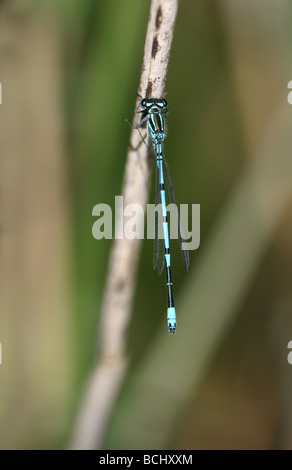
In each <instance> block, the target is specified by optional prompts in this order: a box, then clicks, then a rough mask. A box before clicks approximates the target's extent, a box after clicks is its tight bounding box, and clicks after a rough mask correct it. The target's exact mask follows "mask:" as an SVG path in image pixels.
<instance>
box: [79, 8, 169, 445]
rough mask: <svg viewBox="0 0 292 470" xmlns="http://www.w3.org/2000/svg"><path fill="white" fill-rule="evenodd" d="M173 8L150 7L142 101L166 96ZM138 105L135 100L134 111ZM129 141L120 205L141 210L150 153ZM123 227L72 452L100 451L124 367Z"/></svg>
mask: <svg viewBox="0 0 292 470" xmlns="http://www.w3.org/2000/svg"><path fill="white" fill-rule="evenodd" d="M177 8H178V0H152V2H151V6H150V15H149V22H148V29H147V34H146V40H145V48H144V57H143V64H142V70H141V77H140V83H139V89H138V91H139V94H140V95H141V96H147V97H150V96H152V97H162V96H164V86H165V82H166V76H167V68H168V63H169V58H170V49H171V44H172V39H173V32H174V26H175V20H176V14H177ZM138 102H139V98H138V97H137V103H136V108H137V106H138ZM136 121H137V116H136V114H135V116H134V122H136ZM130 142H131V146H130V147H129V151H128V155H127V163H126V168H125V174H124V182H123V191H122V195H123V204H124V207H126V206H127V205H128V204H132V203H135V204H139V205H140V206H142V207H143V208H145V207H146V204H147V200H148V193H149V180H150V172H151V167H150V165H149V159H148V150H147V147H146V146H145V145H140V146H139V144H140V137H139V134H138V132H137V131H136V130H133V131H132V133H131V139H130ZM134 149H137V150H134ZM126 223H127V217H125V216H124V214H123V208H120V212H119V215H118V223H117V227H116V238H115V241H114V244H113V248H112V252H111V256H110V263H109V271H108V277H107V282H106V287H105V294H104V301H103V306H102V323H101V328H100V331H99V335H100V336H99V337H100V351H99V360H98V363H97V364H96V366H95V368H94V369H93V371H92V372H91V376H90V378H89V381H88V384H87V387H86V390H85V394H84V397H83V402H82V404H81V408H80V411H79V416H78V419H77V422H76V426H75V429H74V434H73V438H72V442H71V446H70V447H71V448H73V449H94V448H100V447H101V445H102V442H103V438H104V435H105V431H106V428H107V424H108V421H109V418H110V416H111V412H112V409H113V406H114V403H115V400H116V396H117V394H118V391H119V388H120V385H121V383H122V380H123V377H124V374H125V370H126V366H127V359H126V356H125V343H126V331H127V327H128V324H129V320H130V315H131V307H132V301H133V295H134V290H135V284H136V273H137V265H138V259H139V254H140V248H141V240H137V239H134V240H129V239H127V238H124V237H123V227H124V226H125V224H126Z"/></svg>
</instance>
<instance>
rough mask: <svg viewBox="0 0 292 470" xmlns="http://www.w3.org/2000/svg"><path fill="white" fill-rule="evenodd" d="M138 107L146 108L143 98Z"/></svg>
mask: <svg viewBox="0 0 292 470" xmlns="http://www.w3.org/2000/svg"><path fill="white" fill-rule="evenodd" d="M140 106H141V108H146V100H145V98H144V99H143V100H141V101H140Z"/></svg>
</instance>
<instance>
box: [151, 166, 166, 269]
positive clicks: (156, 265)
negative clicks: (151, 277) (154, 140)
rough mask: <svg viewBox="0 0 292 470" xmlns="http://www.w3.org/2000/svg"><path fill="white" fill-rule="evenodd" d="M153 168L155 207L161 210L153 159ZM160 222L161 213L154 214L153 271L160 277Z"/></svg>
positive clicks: (162, 261) (161, 267)
mask: <svg viewBox="0 0 292 470" xmlns="http://www.w3.org/2000/svg"><path fill="white" fill-rule="evenodd" d="M155 166H156V178H155V207H157V206H158V205H159V206H158V207H159V208H160V212H161V211H162V209H161V198H160V191H159V170H158V168H157V162H156V159H155ZM161 220H162V213H161V214H159V215H158V213H157V212H155V221H154V223H155V237H154V242H153V269H157V272H158V274H159V275H160V274H161V273H162V271H163V268H164V240H163V238H159V236H158V234H159V222H160V223H161Z"/></svg>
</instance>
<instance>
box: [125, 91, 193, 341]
mask: <svg viewBox="0 0 292 470" xmlns="http://www.w3.org/2000/svg"><path fill="white" fill-rule="evenodd" d="M140 108H141V109H140V110H139V111H137V113H143V117H142V119H141V121H140V122H139V123H138V124H137V125H136V126H132V127H134V128H135V129H138V130H139V128H140V127H141V126H142V125H143V124H146V126H147V144H148V142H149V140H150V139H151V142H152V145H153V149H154V153H155V158H156V183H155V206H159V207H161V210H162V218H161V220H162V228H163V238H161V237H159V236H158V235H159V227H158V222H159V220H160V219H159V217H158V215H157V213H156V214H155V238H154V247H153V268H154V269H157V271H158V273H159V274H161V273H162V271H163V268H164V260H165V270H166V289H167V323H168V331H169V333H170V334H173V333H175V331H176V312H175V306H174V299H173V283H172V276H171V262H170V248H169V230H168V219H167V206H166V197H165V186H164V172H165V180H166V187H167V192H168V199H169V202H170V203H171V204H174V205H175V207H176V209H177V214H178V216H177V225H178V231H177V233H178V243H179V247H180V249H181V253H182V257H183V261H184V264H185V268H186V270H188V268H189V265H190V259H189V253H188V251H187V250H186V249H183V235H182V231H181V224H180V218H179V211H178V208H177V202H176V198H175V194H174V190H173V185H172V180H171V176H170V171H169V165H168V161H167V158H166V155H165V151H164V140H165V136H166V134H165V123H164V115H167V114H168V111H167V109H168V105H167V101H166V100H165V99H163V98H143V99H142V100H141V101H140ZM141 137H142V136H141ZM149 138H150V139H149ZM142 139H143V140H144V138H143V137H142ZM163 245H164V246H163ZM163 248H164V249H163Z"/></svg>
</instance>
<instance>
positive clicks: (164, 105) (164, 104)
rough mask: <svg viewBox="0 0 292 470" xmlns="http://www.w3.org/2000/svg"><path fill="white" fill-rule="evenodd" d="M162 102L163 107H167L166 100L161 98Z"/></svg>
mask: <svg viewBox="0 0 292 470" xmlns="http://www.w3.org/2000/svg"><path fill="white" fill-rule="evenodd" d="M162 103H163V107H164V108H167V106H168V104H167V101H166V100H164V99H163V100H162Z"/></svg>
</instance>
